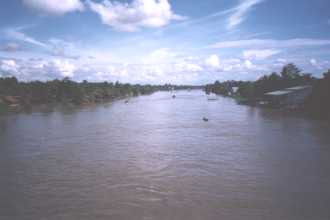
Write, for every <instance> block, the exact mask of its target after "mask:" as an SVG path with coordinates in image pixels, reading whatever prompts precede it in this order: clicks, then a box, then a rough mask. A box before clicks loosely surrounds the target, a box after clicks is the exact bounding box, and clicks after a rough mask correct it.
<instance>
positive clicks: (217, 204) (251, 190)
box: [0, 91, 330, 220]
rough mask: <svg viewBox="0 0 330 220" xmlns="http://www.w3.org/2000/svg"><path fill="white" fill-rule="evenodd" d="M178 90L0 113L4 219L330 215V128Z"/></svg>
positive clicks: (0, 195)
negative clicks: (83, 104)
mask: <svg viewBox="0 0 330 220" xmlns="http://www.w3.org/2000/svg"><path fill="white" fill-rule="evenodd" d="M176 97H177V98H176V99H172V95H171V94H170V93H166V92H159V93H156V94H153V95H151V96H143V97H138V98H134V99H132V100H131V101H130V102H129V103H128V104H125V103H124V102H123V101H118V102H115V103H112V104H108V105H104V106H98V107H91V108H85V109H80V110H76V111H66V112H53V113H33V114H30V115H25V114H20V115H16V116H8V117H6V118H2V119H0V146H1V147H0V187H1V190H0V198H1V199H0V219H10V220H11V219H27V220H35V219H47V220H48V219H49V220H52V219H54V220H58V219H65V220H66V219H68V220H72V219H81V220H83V219H86V220H90V219H125V220H126V219H134V220H136V219H150V220H151V219H157V220H158V219H160V220H163V219H164V220H167V219H168V220H177V219H178V220H179V219H196V220H197V219H198V220H200V219H226V220H231V219H235V220H236V219H237V220H238V219H245V220H246V219H251V220H258V219H271V220H272V219H274V220H275V219H276V220H278V219H297V220H303V219H306V220H310V219H329V218H330V210H329V204H330V189H329V185H330V136H329V134H330V128H329V126H328V125H326V124H322V123H320V122H316V121H311V120H308V119H304V118H298V117H292V116H290V117H289V116H285V115H284V114H283V113H279V112H277V111H272V110H260V109H257V108H250V107H247V106H240V105H236V104H235V102H234V101H233V100H231V99H227V98H220V99H219V100H218V101H212V102H211V101H207V100H206V97H205V96H204V94H203V93H202V92H201V91H192V92H179V93H177V94H176ZM203 117H207V118H209V122H204V121H203V120H202V118H203Z"/></svg>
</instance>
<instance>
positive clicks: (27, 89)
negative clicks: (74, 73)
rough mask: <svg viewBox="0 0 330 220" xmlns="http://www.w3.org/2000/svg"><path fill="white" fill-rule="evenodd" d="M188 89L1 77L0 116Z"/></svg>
mask: <svg viewBox="0 0 330 220" xmlns="http://www.w3.org/2000/svg"><path fill="white" fill-rule="evenodd" d="M173 88H174V89H188V88H194V87H189V86H172V85H170V84H166V85H157V86H152V85H138V84H137V85H131V84H122V83H119V82H116V83H111V82H101V83H96V82H87V81H83V82H81V83H78V82H74V81H72V80H70V79H69V78H64V79H63V80H53V81H47V82H41V81H33V82H19V81H18V80H17V79H16V78H15V77H7V78H0V113H4V112H7V111H8V110H14V111H21V110H25V109H30V108H32V107H33V106H37V105H47V106H52V105H59V104H60V105H88V104H92V103H100V102H106V101H111V100H114V99H117V98H124V97H130V96H138V95H146V94H150V93H153V92H155V91H159V90H170V89H173Z"/></svg>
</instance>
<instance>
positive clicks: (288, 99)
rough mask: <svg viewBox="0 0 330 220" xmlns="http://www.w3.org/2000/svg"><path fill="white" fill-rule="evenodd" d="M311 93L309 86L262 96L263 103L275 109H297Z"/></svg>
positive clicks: (291, 88)
mask: <svg viewBox="0 0 330 220" xmlns="http://www.w3.org/2000/svg"><path fill="white" fill-rule="evenodd" d="M311 92H312V87H311V86H296V87H290V88H286V89H282V90H277V91H273V92H268V93H265V95H264V103H266V104H267V105H270V106H275V107H293V108H294V107H299V106H301V105H302V104H303V103H304V101H305V100H306V98H307V96H308V95H310V93H311Z"/></svg>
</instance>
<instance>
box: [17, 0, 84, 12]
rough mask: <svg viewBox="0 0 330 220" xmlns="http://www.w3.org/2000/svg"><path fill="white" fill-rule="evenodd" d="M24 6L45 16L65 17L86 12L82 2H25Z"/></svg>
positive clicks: (40, 0)
mask: <svg viewBox="0 0 330 220" xmlns="http://www.w3.org/2000/svg"><path fill="white" fill-rule="evenodd" d="M23 4H24V5H26V6H27V7H29V8H31V9H33V10H36V11H38V12H40V13H42V14H45V15H63V14H65V13H68V12H73V11H83V10H84V4H83V3H82V2H81V1H80V0H23Z"/></svg>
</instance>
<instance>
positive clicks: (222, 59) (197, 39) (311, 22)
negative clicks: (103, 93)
mask: <svg viewBox="0 0 330 220" xmlns="http://www.w3.org/2000/svg"><path fill="white" fill-rule="evenodd" d="M329 9H330V1H329V0H314V1H311V0H289V1H288V0H203V1H195V0H194V1H193V0H118V1H112V0H47V1H45V0H1V1H0V76H9V75H14V76H16V77H17V78H19V79H20V80H27V81H28V80H50V79H54V78H59V79H61V78H63V77H70V78H72V79H74V80H77V81H81V80H83V79H86V80H88V81H116V80H119V81H121V82H131V83H176V84H203V83H209V82H213V81H214V80H221V81H222V80H229V79H240V80H253V79H256V78H258V77H260V76H261V75H263V74H268V73H270V72H272V71H279V70H280V68H281V67H282V66H283V65H284V64H286V63H289V62H294V63H295V64H297V65H298V66H299V67H300V68H301V69H302V70H303V71H304V72H309V73H313V74H314V75H315V76H321V74H322V73H323V72H324V71H325V70H327V69H329V68H330V14H329Z"/></svg>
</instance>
